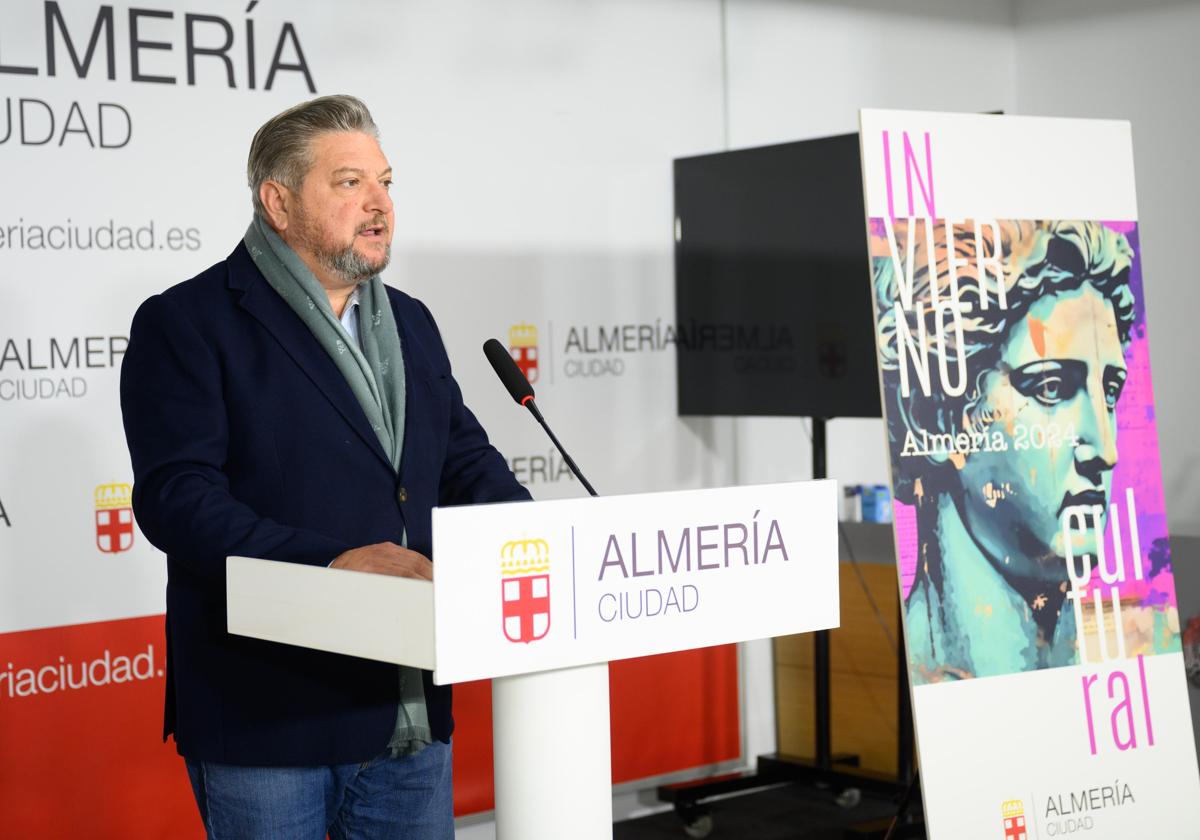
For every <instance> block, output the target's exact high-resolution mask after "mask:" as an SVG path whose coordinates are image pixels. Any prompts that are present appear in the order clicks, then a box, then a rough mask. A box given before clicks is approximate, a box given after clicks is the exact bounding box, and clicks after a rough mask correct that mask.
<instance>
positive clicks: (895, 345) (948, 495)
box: [872, 220, 1139, 681]
mask: <svg viewBox="0 0 1200 840" xmlns="http://www.w3.org/2000/svg"><path fill="white" fill-rule="evenodd" d="M924 224H925V223H924V222H923V221H917V222H915V223H914V224H913V225H912V227H913V230H908V227H909V226H908V224H907V223H906V222H904V221H902V220H900V221H897V222H896V223H895V225H894V228H895V229H894V231H893V235H894V236H895V237H896V241H898V242H902V243H903V242H907V239H908V236H910V235H911V236H913V237H914V238H915V243H916V246H915V248H914V249H913V251H912V252H911V254H912V256H911V259H912V262H913V268H912V284H911V296H912V300H913V301H914V302H916V303H923V304H924V305H923V306H917V305H915V304H914V307H913V310H912V311H913V312H914V313H916V315H915V317H914V315H908V316H907V319H908V322H907V323H906V324H898V319H899V318H901V317H906V315H905V313H904V312H902V311H901V309H900V307H898V306H896V305H895V301H897V300H898V299H900V298H901V297H902V295H901V294H900V288H899V285H900V284H901V283H906V282H907V272H908V270H909V268H908V266H907V265H906V264H905V261H906V258H907V256H908V255H907V253H906V251H905V249H904V248H903V247H901V248H898V249H896V250H894V251H889V246H888V245H887V242H886V239H885V238H883V237H881V236H880V234H884V236H886V235H887V234H886V233H885V232H884V231H882V230H879V229H877V228H879V227H882V226H876V228H875V229H873V231H872V253H873V257H874V258H875V259H874V261H873V264H874V272H873V281H874V294H875V297H876V311H877V312H878V313H880V314H879V317H878V318H877V322H876V329H877V331H878V339H879V346H880V348H881V351H880V354H881V362H882V368H883V373H884V400H885V402H887V403H889V405H888V412H887V414H888V417H889V428H888V431H889V440H890V444H891V449H892V452H891V457H892V467H893V482H894V485H895V487H896V492H897V500H898V501H899V502H901V503H902V504H908V505H912V506H913V508H914V510H915V520H916V545H915V546H912V547H911V548H913V549H915V554H916V556H915V575H914V577H913V578H912V583H911V587H910V588H909V589H908V593H907V599H906V630H907V634H908V644H909V649H910V657H911V659H912V662H911V664H912V666H913V668H914V679H917V680H924V681H937V680H943V679H954V678H969V677H978V676H989V675H995V674H1006V673H1014V672H1018V671H1027V670H1033V669H1037V668H1046V667H1054V666H1059V665H1069V664H1074V663H1076V662H1077V661H1078V642H1079V632H1078V627H1077V624H1078V619H1077V616H1078V615H1080V614H1081V613H1080V612H1078V611H1077V610H1076V609H1075V606H1074V605H1073V604H1072V603H1071V602H1070V599H1069V598H1068V597H1067V596H1068V593H1069V592H1070V590H1071V579H1070V575H1069V573H1068V557H1071V558H1081V557H1083V556H1084V555H1088V556H1089V557H1092V558H1095V557H1097V556H1098V555H1099V554H1102V553H1103V551H1104V546H1103V545H1102V543H1101V541H1102V540H1103V538H1104V533H1105V530H1106V527H1107V525H1108V522H1107V520H1108V514H1107V511H1108V510H1109V506H1110V503H1112V502H1113V501H1116V500H1115V499H1114V493H1113V473H1114V469H1115V467H1116V466H1117V464H1118V462H1119V459H1120V448H1119V445H1118V429H1117V411H1118V406H1119V403H1120V400H1121V395H1122V392H1123V391H1124V389H1125V387H1126V384H1127V382H1128V381H1129V378H1130V375H1131V372H1130V367H1129V363H1128V361H1127V356H1128V352H1127V351H1128V350H1129V346H1130V340H1131V335H1132V332H1133V330H1134V328H1135V323H1136V321H1137V317H1136V316H1137V313H1136V308H1137V307H1136V300H1135V294H1134V291H1133V288H1132V286H1131V282H1130V276H1131V269H1132V268H1133V266H1134V263H1135V260H1136V255H1135V251H1134V248H1133V246H1132V245H1131V244H1130V241H1129V239H1128V238H1127V236H1126V235H1125V234H1124V233H1122V232H1121V231H1119V230H1117V229H1115V228H1114V227H1110V226H1107V225H1105V224H1103V223H1100V222H1077V221H1052V222H1025V221H1022V222H999V223H995V224H984V225H980V226H979V227H978V231H977V229H976V226H975V225H974V224H973V223H966V224H962V225H957V226H955V227H954V228H953V230H954V234H953V241H952V243H951V246H952V247H950V248H948V247H947V228H946V226H944V225H942V224H941V223H936V224H935V225H934V230H933V232H932V236H931V237H930V238H927V237H926V231H925V230H924ZM977 237H978V238H977ZM930 245H932V259H930V258H929V255H930ZM977 251H978V253H977ZM896 255H898V256H899V257H900V259H899V260H897V259H894V258H893V256H896ZM979 255H983V256H989V255H991V256H995V257H996V259H995V260H993V261H992V264H991V265H988V264H987V262H988V261H987V260H986V259H985V260H979V259H977V257H978V256H979ZM951 258H954V259H955V265H954V268H953V271H952V270H951V266H950V260H951ZM929 265H932V266H933V269H934V270H933V271H932V272H931V271H930V270H929V269H928V266H929ZM897 266H900V267H901V273H900V274H899V275H898V274H897V271H896V269H897ZM981 266H982V268H981ZM934 285H936V288H934ZM939 301H940V304H939ZM951 306H957V307H958V309H959V315H958V317H952V314H951V313H949V307H951ZM918 319H924V321H925V323H924V332H923V333H921V331H920V329H919V328H920V327H921V325H920V324H919V323H917V320H918ZM939 319H940V321H941V323H940V325H939ZM922 349H923V350H924V351H925V353H926V354H927V358H929V357H931V358H933V359H934V362H933V364H932V365H931V366H930V367H931V369H930V371H929V373H928V376H927V378H926V379H925V380H922V379H921V377H920V376H918V375H917V374H918V370H917V369H916V368H915V367H913V365H914V356H915V354H914V352H913V351H914V350H916V351H921V350H922ZM917 361H918V362H919V361H920V360H919V359H918V360H917ZM903 365H909V366H910V368H909V370H908V371H903V374H904V376H903V379H902V370H901V368H902V366H903ZM926 383H928V384H926ZM1072 509H1074V510H1084V509H1086V510H1087V511H1091V512H1092V513H1089V514H1088V515H1087V516H1086V517H1085V519H1086V521H1084V523H1083V525H1084V527H1076V528H1068V529H1064V527H1063V519H1064V514H1065V513H1067V512H1069V511H1070V510H1072ZM1097 514H1098V515H1097ZM1064 534H1065V535H1067V536H1064ZM1068 542H1069V546H1068V544H1067V543H1068ZM1068 549H1069V550H1068ZM1110 552H1111V549H1110ZM1076 562H1078V560H1076ZM1129 607H1130V609H1127V610H1125V611H1124V612H1123V615H1124V618H1123V621H1124V622H1126V623H1131V622H1136V621H1137V620H1139V615H1138V607H1139V604H1138V603H1137V602H1134V603H1132V604H1130V605H1129ZM1084 623H1085V625H1088V624H1090V625H1092V627H1091V630H1092V632H1095V626H1094V625H1095V619H1094V617H1093V616H1092V615H1089V616H1088V618H1086V619H1085V622H1084ZM1111 629H1112V628H1110V630H1111ZM1085 630H1086V628H1085ZM1135 635H1136V634H1135Z"/></svg>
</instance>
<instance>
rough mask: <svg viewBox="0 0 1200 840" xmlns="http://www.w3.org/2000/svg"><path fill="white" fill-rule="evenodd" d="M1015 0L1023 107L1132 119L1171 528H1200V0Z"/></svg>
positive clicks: (1049, 112) (1051, 112)
mask: <svg viewBox="0 0 1200 840" xmlns="http://www.w3.org/2000/svg"><path fill="white" fill-rule="evenodd" d="M1016 8H1017V16H1016V30H1015V35H1016V68H1017V75H1016V88H1017V106H1018V108H1019V110H1020V112H1021V113H1024V114H1038V115H1043V114H1044V115H1055V116H1067V117H1101V118H1115V119H1125V120H1130V121H1131V122H1132V123H1133V155H1134V168H1135V171H1136V174H1137V190H1138V216H1139V223H1140V224H1139V227H1140V233H1141V241H1142V246H1143V249H1144V257H1143V261H1142V264H1143V268H1144V277H1145V279H1146V309H1147V312H1146V317H1147V323H1148V326H1149V331H1150V347H1151V354H1152V365H1153V376H1154V391H1155V397H1156V402H1157V405H1158V434H1159V449H1160V453H1161V457H1162V466H1163V486H1164V488H1165V490H1166V501H1167V516H1168V521H1169V525H1170V529H1171V532H1172V533H1177V534H1193V535H1194V534H1200V481H1197V472H1198V471H1200V438H1198V437H1197V435H1196V432H1195V429H1196V427H1195V422H1196V420H1195V418H1196V416H1197V415H1198V414H1200V388H1198V387H1197V376H1196V350H1197V340H1196V337H1197V334H1198V330H1197V329H1196V323H1195V314H1196V312H1197V311H1198V310H1200V283H1198V282H1197V274H1198V271H1197V267H1196V263H1195V262H1194V261H1193V260H1194V254H1192V252H1191V249H1192V248H1193V247H1195V244H1194V243H1195V242H1196V237H1197V234H1196V229H1195V228H1194V227H1193V221H1194V218H1195V217H1194V215H1193V209H1192V206H1191V205H1192V204H1193V203H1194V202H1195V200H1196V199H1195V197H1196V196H1197V195H1198V194H1200V170H1198V169H1197V168H1196V167H1195V166H1194V165H1193V164H1192V161H1191V159H1192V157H1193V156H1194V153H1195V144H1196V138H1197V136H1198V135H1200V105H1198V104H1197V99H1196V82H1197V80H1198V79H1200V53H1198V52H1197V50H1196V39H1197V36H1200V3H1198V2H1195V0H1191V2H1162V0H1143V2H1138V3H1117V2H1113V0H1055V1H1054V2H1049V3H1047V2H1045V0H1019V2H1017V3H1016ZM1097 175H1098V177H1102V175H1103V173H1097Z"/></svg>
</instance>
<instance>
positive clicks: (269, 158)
mask: <svg viewBox="0 0 1200 840" xmlns="http://www.w3.org/2000/svg"><path fill="white" fill-rule="evenodd" d="M331 131H360V132H362V133H364V134H370V135H371V136H372V137H374V138H376V139H378V138H379V128H378V127H377V126H376V125H375V120H373V119H372V118H371V112H370V111H368V110H367V106H366V105H365V104H363V102H362V100H361V99H357V98H355V97H353V96H347V95H344V94H339V95H336V96H321V97H318V98H316V99H310V100H309V101H308V102H301V103H300V104H299V105H295V106H293V107H291V108H288V109H287V110H286V111H284V112H283V113H282V114H276V115H275V116H273V117H271V119H269V120H267V121H266V122H265V123H263V125H262V127H261V128H260V129H259V130H258V131H257V132H256V133H255V135H254V139H253V140H252V141H251V142H250V156H249V158H247V160H246V180H247V181H248V182H249V184H250V198H251V201H252V202H253V204H254V212H255V214H256V215H258V216H260V217H261V218H263V219H264V220H265V219H266V218H267V212H266V208H265V207H263V204H262V199H260V198H259V195H258V193H259V188H260V187H261V186H262V185H263V183H264V182H266V181H278V182H279V183H281V184H283V185H284V186H285V187H287V188H288V189H289V190H293V191H296V190H299V189H300V185H301V184H303V183H304V176H305V175H307V174H308V171H309V170H310V169H311V168H312V165H313V159H312V143H313V140H315V139H316V138H317V136H318V135H321V134H325V133H328V132H331Z"/></svg>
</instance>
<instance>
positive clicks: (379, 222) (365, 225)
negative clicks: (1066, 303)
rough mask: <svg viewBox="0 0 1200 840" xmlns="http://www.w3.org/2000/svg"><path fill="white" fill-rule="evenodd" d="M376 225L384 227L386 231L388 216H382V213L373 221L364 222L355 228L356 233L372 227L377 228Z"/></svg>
mask: <svg viewBox="0 0 1200 840" xmlns="http://www.w3.org/2000/svg"><path fill="white" fill-rule="evenodd" d="M376 227H377V228H383V229H384V230H385V231H386V230H387V229H388V223H387V216H382V215H381V216H376V217H375V218H374V219H372V220H371V221H369V222H364V223H363V224H361V225H359V226H358V228H357V229H356V230H355V233H363V232H365V231H368V230H370V229H371V228H376Z"/></svg>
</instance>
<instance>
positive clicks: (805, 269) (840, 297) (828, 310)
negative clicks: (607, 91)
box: [674, 134, 880, 417]
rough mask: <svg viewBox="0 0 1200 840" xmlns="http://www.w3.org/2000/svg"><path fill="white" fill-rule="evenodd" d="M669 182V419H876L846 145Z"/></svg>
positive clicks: (853, 177) (869, 318) (800, 146)
mask: <svg viewBox="0 0 1200 840" xmlns="http://www.w3.org/2000/svg"><path fill="white" fill-rule="evenodd" d="M674 175H675V219H676V222H675V309H676V318H677V329H678V333H677V342H676V347H677V353H676V358H677V365H678V374H679V376H678V393H679V414H681V415H743V416H746V415H762V416H771V415H775V416H779V415H783V416H803V417H878V416H880V411H879V380H878V377H877V374H876V370H875V340H874V335H873V326H872V325H873V315H872V308H871V299H870V278H869V273H868V271H869V269H868V261H867V240H866V220H865V217H864V213H863V195H862V174H861V171H860V168H859V149H858V135H857V134H845V135H840V136H837V137H826V138H822V139H818V140H805V141H802V142H797V143H783V144H780V145H776V146H764V147H761V148H755V149H744V150H740V151H733V152H722V153H718V154H709V155H700V156H697V157H687V158H680V159H678V160H676V161H675V166H674Z"/></svg>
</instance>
